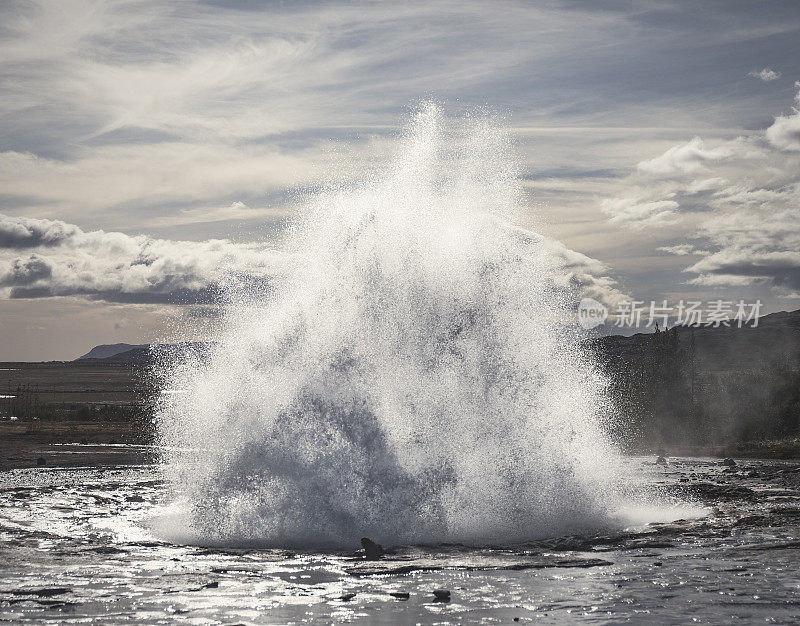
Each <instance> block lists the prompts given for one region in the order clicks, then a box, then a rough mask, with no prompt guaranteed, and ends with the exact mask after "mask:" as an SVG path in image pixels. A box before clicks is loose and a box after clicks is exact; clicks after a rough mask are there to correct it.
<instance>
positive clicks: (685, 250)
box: [656, 243, 703, 256]
mask: <svg viewBox="0 0 800 626" xmlns="http://www.w3.org/2000/svg"><path fill="white" fill-rule="evenodd" d="M656 250H660V251H662V252H668V253H669V254H674V255H675V256H686V255H688V254H703V252H702V251H699V250H695V247H694V246H693V245H691V244H688V243H681V244H677V245H674V246H660V247H658V248H656Z"/></svg>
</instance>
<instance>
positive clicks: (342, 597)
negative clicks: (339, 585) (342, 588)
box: [339, 593, 356, 602]
mask: <svg viewBox="0 0 800 626" xmlns="http://www.w3.org/2000/svg"><path fill="white" fill-rule="evenodd" d="M355 597H356V594H354V593H343V594H342V595H340V596H339V599H340V600H341V601H342V602H350V600H352V599H353V598H355Z"/></svg>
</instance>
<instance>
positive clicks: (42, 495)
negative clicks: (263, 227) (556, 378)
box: [0, 457, 800, 624]
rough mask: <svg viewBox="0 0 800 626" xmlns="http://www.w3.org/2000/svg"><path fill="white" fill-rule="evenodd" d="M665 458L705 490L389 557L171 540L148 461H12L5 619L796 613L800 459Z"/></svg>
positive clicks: (638, 465)
mask: <svg viewBox="0 0 800 626" xmlns="http://www.w3.org/2000/svg"><path fill="white" fill-rule="evenodd" d="M653 461H654V459H653V458H652V457H651V458H648V459H631V460H630V461H629V473H630V481H631V482H635V483H636V484H637V485H638V486H639V487H642V486H648V485H652V486H657V487H658V488H659V489H662V490H664V492H665V493H667V494H668V495H670V496H671V497H673V498H676V499H680V500H683V501H691V502H694V503H695V506H694V507H693V508H688V509H685V510H686V511H692V512H693V515H694V516H695V517H692V518H689V515H687V516H685V517H687V519H682V520H673V521H668V522H662V523H651V524H643V525H640V526H635V527H630V528H627V529H624V530H617V531H614V532H605V533H602V534H600V535H594V536H588V537H559V538H555V539H550V540H545V541H537V542H532V543H527V544H523V545H516V546H507V547H503V548H495V549H475V548H468V547H465V546H458V545H448V546H436V547H429V548H424V547H404V548H398V549H395V550H394V551H392V553H390V554H389V555H387V556H386V557H385V558H383V559H381V560H378V561H366V560H365V559H364V557H363V553H361V554H359V553H325V554H321V553H302V552H288V551H285V550H218V549H205V548H198V547H192V546H176V545H170V544H167V543H163V542H161V541H159V540H158V539H157V538H155V537H154V536H152V535H151V534H150V533H149V532H148V531H147V530H145V529H144V527H143V525H142V522H143V520H145V519H147V518H148V516H149V515H150V514H151V512H152V510H153V507H154V506H155V505H156V504H157V503H159V502H160V501H161V499H162V498H163V485H162V483H161V482H160V479H159V476H158V474H157V472H156V470H155V469H154V468H153V467H152V466H149V465H138V466H127V467H123V466H119V467H113V466H111V467H106V468H97V467H84V468H81V467H69V468H59V467H51V466H50V464H48V465H47V466H45V467H37V468H27V469H25V468H20V469H11V470H8V471H5V472H2V473H0V621H7V622H14V623H25V622H34V621H36V622H48V621H49V622H52V623H77V622H85V621H90V620H94V621H96V622H98V623H104V624H109V623H173V622H186V623H198V624H208V623H220V624H242V623H268V624H290V623H330V622H364V623H385V624H398V623H458V622H478V623H511V622H515V621H519V622H532V621H536V622H545V623H548V622H550V623H563V622H567V621H569V622H572V621H587V622H592V623H619V622H632V623H675V624H678V623H680V624H684V623H687V622H694V623H779V624H788V623H796V622H797V621H798V620H800V576H799V575H798V566H799V565H800V465H799V464H797V463H792V462H779V461H763V462H762V461H738V462H737V465H736V466H735V467H726V466H724V465H722V464H721V463H720V461H719V460H712V459H688V458H681V459H670V462H669V464H668V465H667V466H661V465H656V464H655V463H654V462H653ZM703 508H705V511H703V510H702V509H703ZM703 512H705V513H706V514H705V515H704V516H703V515H702V513H703ZM643 514H645V515H650V519H652V518H653V516H655V515H657V514H658V513H657V512H650V513H649V514H648V513H643ZM698 515H701V516H699V517H698ZM674 516H675V514H674V513H673V517H674ZM435 591H436V592H438V595H437V594H435V593H434V592H435ZM446 592H449V593H446Z"/></svg>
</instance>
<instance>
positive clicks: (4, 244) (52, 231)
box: [0, 215, 80, 249]
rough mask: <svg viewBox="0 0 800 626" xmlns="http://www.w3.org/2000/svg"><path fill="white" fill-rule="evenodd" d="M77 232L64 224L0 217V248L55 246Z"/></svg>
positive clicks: (76, 229)
mask: <svg viewBox="0 0 800 626" xmlns="http://www.w3.org/2000/svg"><path fill="white" fill-rule="evenodd" d="M79 232H80V229H79V228H78V227H77V226H74V225H72V224H67V223H65V222H59V221H53V220H38V219H29V218H24V217H10V216H7V215H0V248H17V249H18V248H37V247H40V246H57V245H59V244H60V243H62V242H63V241H64V240H65V239H68V238H70V237H73V236H75V235H76V234H78V233H79Z"/></svg>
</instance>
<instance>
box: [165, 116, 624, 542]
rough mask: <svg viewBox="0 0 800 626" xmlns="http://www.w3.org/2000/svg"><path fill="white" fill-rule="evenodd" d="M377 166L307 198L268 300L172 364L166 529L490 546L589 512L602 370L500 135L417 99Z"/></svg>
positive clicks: (251, 301)
mask: <svg viewBox="0 0 800 626" xmlns="http://www.w3.org/2000/svg"><path fill="white" fill-rule="evenodd" d="M399 143H400V144H401V147H400V150H399V153H398V156H397V157H396V159H395V160H394V162H393V163H392V164H391V165H390V166H389V167H387V168H386V170H385V171H384V172H383V173H382V174H381V175H380V176H376V177H375V178H376V179H375V180H373V181H371V182H368V183H365V184H362V185H360V186H358V187H357V188H355V189H331V190H329V191H327V192H325V193H322V194H320V195H319V196H317V197H316V198H315V199H314V200H313V201H312V202H311V203H310V207H309V209H308V210H307V214H306V215H305V217H304V219H303V221H302V224H301V225H300V226H298V228H296V229H295V231H294V232H293V233H292V235H291V237H290V238H289V241H288V243H287V250H286V255H287V258H290V259H291V264H290V265H291V267H290V268H289V269H287V271H286V272H285V274H284V276H283V278H282V279H281V281H280V282H279V284H277V285H275V286H274V288H273V290H272V292H271V293H270V295H269V298H268V299H266V298H264V297H263V294H258V293H257V294H252V295H251V296H250V297H243V296H242V295H241V293H240V292H239V293H238V294H237V295H236V297H235V298H234V300H235V302H233V303H232V304H231V305H230V306H229V308H228V311H227V314H226V317H225V320H224V323H223V328H222V330H221V332H220V334H219V336H218V337H216V339H217V343H216V344H215V346H214V347H213V349H212V352H211V354H210V356H208V357H207V358H202V359H199V358H198V359H194V358H191V357H186V358H183V359H181V360H180V361H179V362H177V363H173V364H172V365H171V366H170V368H169V373H168V376H167V381H168V386H169V387H170V388H177V389H183V390H187V393H183V394H173V395H170V396H165V400H164V405H163V407H162V408H161V410H160V415H159V426H160V434H161V439H162V443H163V444H164V446H165V449H166V450H167V452H165V459H164V469H165V472H166V474H167V477H168V478H169V479H170V484H171V485H172V488H173V490H174V507H175V509H177V510H179V511H180V513H179V514H176V515H177V517H176V518H174V519H173V521H172V526H171V532H170V534H171V536H172V538H173V539H182V540H184V541H196V542H200V543H205V544H225V545H264V546H301V547H313V546H316V547H337V546H338V547H350V548H354V547H357V546H358V541H359V538H360V537H362V536H368V537H371V538H373V539H375V540H376V541H379V542H381V543H385V544H398V543H434V542H442V541H460V542H467V543H473V544H476V543H479V544H500V543H509V542H515V541H522V540H526V539H534V538H540V537H543V536H550V535H558V534H565V533H569V532H577V531H581V530H588V529H592V528H595V529H596V528H598V527H601V526H603V525H604V524H606V523H607V520H608V519H609V515H610V510H611V508H613V507H615V497H614V491H613V477H614V473H615V471H616V468H617V465H618V459H617V457H616V455H615V454H614V452H613V451H612V449H611V448H610V446H609V444H608V442H607V441H606V439H605V437H604V435H603V433H602V429H601V426H600V415H601V412H602V410H603V392H602V391H603V381H602V379H601V378H600V377H599V376H598V375H597V374H596V372H595V371H594V369H593V368H592V366H591V364H590V363H588V362H587V360H586V359H585V357H584V356H582V354H581V351H580V349H579V339H580V338H579V337H578V336H577V335H576V334H575V330H574V328H575V326H574V325H569V324H565V323H564V320H565V315H566V313H567V312H568V311H569V310H570V308H569V307H570V306H571V303H572V302H573V300H572V298H571V295H572V294H568V293H566V292H565V290H564V289H562V288H561V287H559V283H560V281H559V280H558V276H557V275H556V273H555V272H554V269H553V267H552V266H551V265H552V261H551V259H550V258H549V257H548V254H547V250H546V246H545V245H544V244H543V240H542V238H541V237H539V236H538V235H536V234H533V233H531V232H528V231H525V230H523V229H521V228H519V227H516V226H513V225H512V222H513V221H514V220H515V219H516V217H517V214H518V212H519V211H520V210H521V209H522V207H523V194H522V192H521V188H520V185H519V184H518V182H517V177H516V172H515V167H514V163H513V159H511V158H510V157H509V154H508V153H509V150H508V145H507V142H506V140H505V139H504V138H503V134H502V133H501V132H499V131H498V130H497V129H496V128H495V127H494V126H493V125H492V123H491V122H490V121H489V120H488V119H487V118H480V119H477V120H475V119H473V120H467V121H462V122H459V123H452V122H447V121H446V120H443V119H442V117H441V114H440V112H439V110H438V109H437V107H435V106H433V105H429V106H425V107H423V108H422V109H421V110H420V112H419V113H418V114H417V115H416V117H415V118H414V120H413V122H412V123H411V125H410V128H409V130H408V132H407V133H406V134H405V135H404V136H403V137H402V138H401V139H400V140H399Z"/></svg>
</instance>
